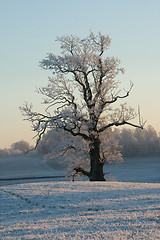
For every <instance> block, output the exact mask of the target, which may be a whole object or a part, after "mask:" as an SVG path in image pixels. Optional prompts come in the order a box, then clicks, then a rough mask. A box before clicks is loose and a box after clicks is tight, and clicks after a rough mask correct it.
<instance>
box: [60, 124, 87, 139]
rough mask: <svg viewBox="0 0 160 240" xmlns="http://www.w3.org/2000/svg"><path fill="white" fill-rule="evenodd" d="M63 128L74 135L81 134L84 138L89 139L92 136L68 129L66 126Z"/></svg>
mask: <svg viewBox="0 0 160 240" xmlns="http://www.w3.org/2000/svg"><path fill="white" fill-rule="evenodd" d="M63 129H64V131H66V132H69V133H71V134H72V136H74V137H76V136H80V137H82V138H83V139H85V140H87V141H89V140H90V138H89V137H88V136H87V135H86V134H85V133H81V132H74V131H73V130H72V129H68V128H67V127H64V128H63Z"/></svg>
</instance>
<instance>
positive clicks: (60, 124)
mask: <svg viewBox="0 0 160 240" xmlns="http://www.w3.org/2000/svg"><path fill="white" fill-rule="evenodd" d="M57 41H59V43H60V46H61V49H62V52H61V55H59V56H56V55H54V54H52V53H50V54H48V55H47V57H46V58H45V59H43V60H42V61H41V63H40V65H41V67H42V68H43V69H48V70H51V71H52V73H53V77H49V83H48V86H47V87H42V88H40V89H39V90H38V92H39V93H41V94H42V95H43V96H44V97H45V99H44V103H45V104H46V105H47V107H46V111H45V113H39V112H35V111H33V110H32V105H29V104H27V103H26V104H24V106H22V107H21V110H22V113H23V114H24V115H25V116H27V119H28V120H29V121H30V122H31V123H32V124H33V127H34V131H36V132H37V137H38V139H37V145H38V143H39V141H40V139H41V137H42V135H43V134H44V133H45V131H46V130H47V129H56V130H58V131H61V130H63V131H65V132H68V133H70V134H71V135H72V136H73V137H80V138H81V139H83V141H84V142H85V144H86V146H87V148H88V154H89V159H90V169H89V170H86V169H84V168H83V167H81V165H78V166H76V167H75V168H74V171H75V172H76V173H82V174H84V175H86V176H88V178H89V179H90V180H91V181H104V180H105V178H104V173H103V166H104V164H105V163H106V161H107V160H108V159H107V158H108V151H110V150H109V149H108V151H107V146H106V149H104V146H105V144H104V145H103V148H102V143H104V142H105V138H107V133H108V131H107V130H108V129H109V128H111V127H113V126H121V125H130V126H133V127H138V128H143V124H141V123H139V124H137V125H136V124H133V123H131V122H130V121H131V120H132V119H134V118H135V117H136V115H137V113H136V112H135V111H134V109H133V108H131V107H127V104H126V103H125V104H121V105H120V106H119V107H116V108H112V105H113V106H114V104H115V103H116V106H117V103H118V102H119V100H121V99H124V98H127V97H128V96H129V93H130V91H131V89H132V84H131V86H130V88H129V90H128V91H126V92H124V93H121V92H120V91H119V89H118V87H119V81H118V79H117V76H118V74H119V73H124V69H123V68H121V67H120V61H119V59H117V58H114V57H108V56H107V55H106V51H107V49H108V48H109V46H110V43H111V39H110V38H109V36H105V35H102V34H101V33H99V34H97V35H95V34H93V33H92V32H91V33H90V35H89V37H87V38H85V39H80V38H79V37H75V36H62V37H60V38H57ZM105 133H106V134H105ZM108 137H109V135H108ZM68 149H69V148H68ZM113 153H114V151H113ZM75 154H76V153H75ZM115 154H116V152H115ZM114 157H115V158H116V155H115V156H114Z"/></svg>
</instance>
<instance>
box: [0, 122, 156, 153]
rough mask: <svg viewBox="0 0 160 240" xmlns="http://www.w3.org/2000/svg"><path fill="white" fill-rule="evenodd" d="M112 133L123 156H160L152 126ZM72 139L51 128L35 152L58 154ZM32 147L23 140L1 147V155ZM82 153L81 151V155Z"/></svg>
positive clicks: (118, 130)
mask: <svg viewBox="0 0 160 240" xmlns="http://www.w3.org/2000/svg"><path fill="white" fill-rule="evenodd" d="M111 134H112V138H111V139H112V143H114V144H116V145H117V147H118V148H119V151H120V152H121V154H122V156H123V157H141V156H160V135H159V133H157V131H156V130H155V129H154V128H153V127H152V126H148V127H147V128H144V129H143V130H141V129H138V128H135V129H128V128H122V129H121V130H120V129H117V128H115V129H114V130H112V132H111ZM72 141H73V139H72V137H70V136H68V135H66V134H63V133H61V132H56V131H55V130H54V131H53V130H49V131H48V132H47V133H46V134H45V135H44V136H43V138H42V140H41V141H40V143H39V145H38V147H37V149H36V150H35V152H36V153H37V154H41V155H48V154H51V153H52V154H54V155H55V156H56V153H58V152H60V151H61V149H64V147H65V146H66V147H67V144H68V143H71V142H72ZM76 144H80V139H79V140H77V142H76V143H75V145H76ZM81 144H82V143H81ZM82 145H83V144H82ZM32 148H33V146H31V145H30V144H29V143H28V142H26V141H24V140H21V141H18V142H15V143H13V144H12V145H11V147H10V148H8V149H7V148H5V149H0V157H2V156H10V155H18V154H24V153H26V152H27V151H29V150H30V149H32ZM82 148H84V146H82ZM81 154H82V153H81V152H79V155H81ZM83 157H85V156H83Z"/></svg>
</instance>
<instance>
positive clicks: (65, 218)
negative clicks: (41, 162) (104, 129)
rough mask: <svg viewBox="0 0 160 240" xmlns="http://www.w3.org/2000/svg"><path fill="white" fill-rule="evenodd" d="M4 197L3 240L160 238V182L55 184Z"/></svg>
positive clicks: (10, 191)
mask: <svg viewBox="0 0 160 240" xmlns="http://www.w3.org/2000/svg"><path fill="white" fill-rule="evenodd" d="M0 194H1V197H0V205H1V208H0V209H1V210H0V220H1V227H0V238H1V239H2V240H4V239H36V240H37V239H57V240H58V239H97V240H98V239H160V211H159V210H160V183H125V182H124V183H122V182H105V183H99V182H86V181H82V182H81V181H79V182H69V181H68V182H56V181H55V182H48V183H44V182H43V183H28V184H19V185H18V184H17V185H12V186H5V187H1V188H0Z"/></svg>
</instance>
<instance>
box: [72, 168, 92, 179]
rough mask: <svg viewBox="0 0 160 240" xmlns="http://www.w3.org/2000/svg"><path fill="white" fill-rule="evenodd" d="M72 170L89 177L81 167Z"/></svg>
mask: <svg viewBox="0 0 160 240" xmlns="http://www.w3.org/2000/svg"><path fill="white" fill-rule="evenodd" d="M74 170H75V171H76V173H82V174H83V175H84V176H88V177H89V174H90V173H89V172H88V171H85V170H84V169H83V168H81V167H76V168H74Z"/></svg>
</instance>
